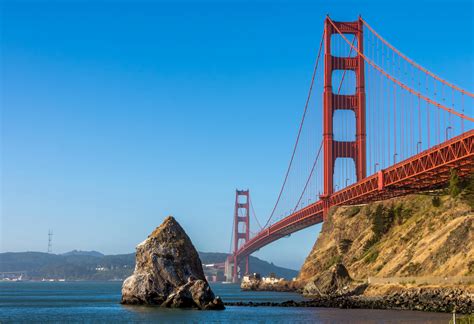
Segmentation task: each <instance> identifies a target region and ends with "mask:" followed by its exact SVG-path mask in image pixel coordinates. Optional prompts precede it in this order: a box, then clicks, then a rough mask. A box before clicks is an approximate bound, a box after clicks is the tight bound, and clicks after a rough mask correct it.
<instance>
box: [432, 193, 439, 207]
mask: <svg viewBox="0 0 474 324" xmlns="http://www.w3.org/2000/svg"><path fill="white" fill-rule="evenodd" d="M431 204H432V205H433V207H436V208H437V207H439V206H441V199H440V198H439V196H434V197H433V198H432V199H431Z"/></svg>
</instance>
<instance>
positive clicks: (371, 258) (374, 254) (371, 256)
mask: <svg viewBox="0 0 474 324" xmlns="http://www.w3.org/2000/svg"><path fill="white" fill-rule="evenodd" d="M378 256H379V251H377V250H375V251H372V252H370V253H369V254H368V255H367V256H366V257H365V259H364V262H365V263H374V262H375V260H377V258H378Z"/></svg>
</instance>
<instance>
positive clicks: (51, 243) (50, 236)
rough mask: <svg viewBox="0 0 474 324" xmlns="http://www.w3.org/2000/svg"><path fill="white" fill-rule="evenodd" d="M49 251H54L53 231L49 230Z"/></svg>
mask: <svg viewBox="0 0 474 324" xmlns="http://www.w3.org/2000/svg"><path fill="white" fill-rule="evenodd" d="M48 253H53V231H52V230H49V231H48Z"/></svg>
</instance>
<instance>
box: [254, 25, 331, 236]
mask: <svg viewBox="0 0 474 324" xmlns="http://www.w3.org/2000/svg"><path fill="white" fill-rule="evenodd" d="M323 41H324V32H323V35H322V36H321V42H320V43H319V50H318V56H317V58H316V63H315V65H314V70H313V76H312V77H311V84H310V86H309V91H308V96H307V98H306V104H305V107H304V110H303V117H302V118H301V122H300V126H299V129H298V135H297V136H296V141H295V145H294V147H293V153H292V154H291V159H290V163H289V165H288V169H287V170H286V174H285V179H284V180H283V184H282V186H281V189H280V193H279V194H278V198H277V201H276V203H275V205H274V206H273V210H272V212H271V214H270V217H269V218H268V220H267V222H266V223H265V225H264V226H263V227H264V228H265V227H267V226H268V224H269V223H270V221H271V219H272V217H273V215H274V214H275V210H276V208H277V206H278V203H279V202H280V199H281V195H282V193H283V189H284V188H285V185H286V181H287V180H288V175H289V174H290V170H291V166H292V164H293V160H294V158H295V153H296V148H297V147H298V142H299V139H300V135H301V130H302V128H303V123H304V120H305V117H306V112H307V111H308V105H309V101H310V99H311V93H312V90H313V85H314V79H315V76H316V71H317V70H318V65H319V58H320V57H321V49H322V47H323Z"/></svg>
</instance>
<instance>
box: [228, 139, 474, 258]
mask: <svg viewBox="0 0 474 324" xmlns="http://www.w3.org/2000/svg"><path fill="white" fill-rule="evenodd" d="M453 167H455V168H456V169H457V170H458V172H459V175H460V176H465V175H467V174H469V173H470V172H472V170H473V169H474V130H470V131H467V132H465V133H464V134H462V135H460V136H457V137H455V138H452V139H450V140H448V141H446V142H444V143H442V144H439V145H437V146H434V147H432V148H430V149H428V150H426V151H423V152H421V153H419V154H417V155H414V156H413V157H411V158H409V159H407V160H404V161H401V162H399V163H396V164H394V165H393V166H391V167H389V168H387V169H384V170H381V171H379V172H378V173H376V174H373V175H371V176H369V177H367V178H365V179H363V180H362V181H359V182H357V183H355V184H353V185H351V186H349V187H346V188H344V189H342V190H339V191H337V192H335V193H334V194H332V195H331V197H330V198H329V204H330V206H342V205H355V204H362V203H369V202H372V201H379V200H383V199H388V198H393V197H397V196H402V195H407V194H410V193H416V192H420V191H424V190H429V189H436V188H439V187H440V186H443V185H444V184H446V182H447V181H448V179H449V177H450V170H451V169H452V168H453ZM323 207H324V206H323V201H321V200H320V201H317V202H315V203H313V204H311V205H308V206H307V207H305V208H302V209H300V210H298V211H296V212H294V213H293V214H291V215H289V216H287V217H285V218H283V219H282V220H280V221H278V222H277V223H275V224H273V225H271V226H269V227H268V228H266V229H264V230H262V231H261V232H259V233H258V234H257V235H256V236H255V237H253V238H252V239H251V240H249V241H248V242H247V243H246V244H244V245H243V246H241V247H240V249H239V250H238V251H237V260H241V258H243V257H245V256H247V255H249V254H251V253H253V252H255V251H257V250H258V249H260V248H261V247H263V246H265V245H267V244H269V243H271V242H273V241H276V240H278V239H280V238H282V237H284V236H287V235H289V234H291V233H294V232H297V231H299V230H302V229H304V228H306V227H309V226H312V225H315V224H319V223H321V222H322V221H323Z"/></svg>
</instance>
